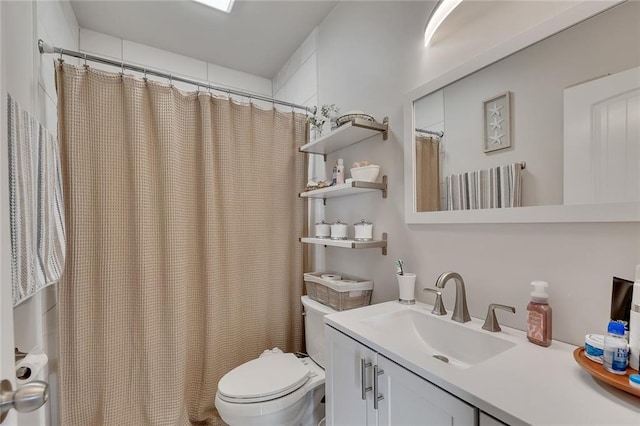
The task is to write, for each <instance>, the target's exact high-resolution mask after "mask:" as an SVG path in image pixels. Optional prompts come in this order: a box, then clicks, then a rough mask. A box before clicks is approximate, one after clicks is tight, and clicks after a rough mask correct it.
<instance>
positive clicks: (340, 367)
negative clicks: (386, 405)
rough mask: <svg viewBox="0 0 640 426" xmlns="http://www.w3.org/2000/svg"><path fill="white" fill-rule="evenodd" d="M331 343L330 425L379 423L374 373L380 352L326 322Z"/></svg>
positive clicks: (328, 349) (328, 373)
mask: <svg viewBox="0 0 640 426" xmlns="http://www.w3.org/2000/svg"><path fill="white" fill-rule="evenodd" d="M324 328H325V340H326V345H327V365H326V366H325V368H326V374H327V376H326V383H325V392H326V402H327V405H326V416H327V426H329V425H336V426H340V425H358V426H364V425H375V424H376V421H377V419H376V417H377V413H376V411H375V410H374V409H373V399H372V386H373V382H372V374H373V366H374V365H375V363H376V354H375V352H373V351H372V350H371V349H369V348H367V347H366V346H364V345H361V344H360V343H359V342H357V341H356V340H353V339H352V338H350V337H347V336H346V335H344V334H342V333H341V332H339V331H337V330H335V329H333V328H331V327H329V326H328V325H325V327H324Z"/></svg>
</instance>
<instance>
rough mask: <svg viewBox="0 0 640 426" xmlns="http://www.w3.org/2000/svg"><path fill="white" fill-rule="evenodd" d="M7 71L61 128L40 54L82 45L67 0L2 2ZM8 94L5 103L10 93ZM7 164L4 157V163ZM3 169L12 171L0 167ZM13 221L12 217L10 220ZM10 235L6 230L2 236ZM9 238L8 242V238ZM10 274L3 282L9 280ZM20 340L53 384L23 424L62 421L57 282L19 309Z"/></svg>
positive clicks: (49, 123)
mask: <svg viewBox="0 0 640 426" xmlns="http://www.w3.org/2000/svg"><path fill="white" fill-rule="evenodd" d="M2 8H3V15H2V31H3V33H4V34H3V35H4V37H3V41H4V45H3V52H2V54H3V58H2V67H3V72H4V73H6V89H7V91H8V92H9V93H11V94H12V95H13V96H14V97H15V98H16V99H17V100H18V102H19V103H20V105H21V106H22V108H23V109H25V110H27V111H29V112H31V114H33V115H34V116H35V117H36V118H37V119H38V120H39V121H40V122H41V123H43V124H44V125H45V126H46V127H47V128H48V129H49V130H50V131H51V132H52V133H54V134H55V133H56V132H57V112H56V102H57V100H56V99H57V97H56V90H55V83H54V75H53V74H54V68H53V60H54V58H53V57H52V56H51V55H45V56H41V55H40V54H39V53H38V49H37V44H36V43H37V40H38V38H42V39H43V40H46V41H49V42H50V43H54V44H56V45H61V46H66V47H68V48H77V46H78V44H77V40H78V23H77V21H76V20H75V16H74V15H73V12H72V10H71V6H70V5H69V3H68V2H58V1H25V2H2ZM2 96H3V103H4V102H6V101H5V100H4V96H5V94H4V93H3V94H2ZM2 167H3V168H4V167H5V165H4V163H3V164H2ZM1 173H2V174H3V175H5V174H7V173H8V172H7V171H6V170H5V171H3V172H1ZM6 223H7V226H8V221H7V222H6ZM5 238H7V237H6V236H5V233H4V232H3V233H2V239H3V240H4V239H5ZM3 244H4V242H3ZM10 282H11V280H10V278H9V279H6V278H5V279H3V280H2V285H6V286H9V285H10ZM14 332H15V346H16V347H18V348H19V349H21V350H24V351H27V350H30V349H32V348H34V347H35V346H40V347H42V348H43V349H44V351H45V352H46V353H47V355H48V356H49V364H48V366H47V368H46V369H45V371H43V372H41V373H40V374H39V375H38V378H39V379H44V380H46V381H48V382H49V384H50V386H51V392H50V399H49V402H48V403H47V404H46V405H45V408H43V409H40V410H38V411H35V412H33V413H29V414H20V415H19V416H18V424H19V425H38V424H41V425H43V424H52V425H55V424H58V423H59V422H58V410H57V400H58V398H57V396H58V391H57V386H58V321H57V294H56V286H49V287H47V288H46V289H45V290H44V291H41V292H40V293H38V294H36V295H35V296H34V297H32V298H31V299H29V300H27V301H26V302H24V303H22V304H21V305H19V306H18V307H16V308H15V309H14Z"/></svg>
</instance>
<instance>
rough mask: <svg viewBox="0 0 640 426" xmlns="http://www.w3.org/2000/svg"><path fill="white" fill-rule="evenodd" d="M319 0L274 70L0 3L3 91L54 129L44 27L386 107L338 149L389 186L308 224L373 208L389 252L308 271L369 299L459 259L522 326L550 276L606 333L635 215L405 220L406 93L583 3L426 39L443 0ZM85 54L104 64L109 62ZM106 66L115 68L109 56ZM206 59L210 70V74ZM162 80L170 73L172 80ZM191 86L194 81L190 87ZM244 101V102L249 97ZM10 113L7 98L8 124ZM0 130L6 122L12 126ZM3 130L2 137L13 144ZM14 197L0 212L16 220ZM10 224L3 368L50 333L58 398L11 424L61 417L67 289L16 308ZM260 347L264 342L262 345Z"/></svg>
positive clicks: (270, 85) (470, 278)
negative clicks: (312, 19) (368, 129)
mask: <svg viewBox="0 0 640 426" xmlns="http://www.w3.org/2000/svg"><path fill="white" fill-rule="evenodd" d="M237 1H238V2H239V3H247V5H246V6H247V7H248V6H250V5H251V3H252V2H250V1H247V2H244V1H243V0H237ZM127 3H134V2H127ZM140 3H141V4H144V3H148V2H140ZM159 3H163V2H159ZM258 3H263V2H258ZM267 3H268V2H267ZM294 3H297V2H294ZM320 3H323V4H321V5H320V6H322V9H323V10H324V16H323V17H321V18H318V21H317V23H316V24H315V26H311V27H310V28H309V32H308V33H307V34H306V35H305V36H304V37H301V39H300V42H299V43H298V44H297V46H293V48H292V49H291V54H290V55H289V56H288V57H287V58H285V60H284V61H283V62H282V63H281V64H280V66H279V67H278V68H277V69H276V72H274V73H273V74H272V75H270V76H268V77H265V76H258V75H252V74H251V73H249V72H241V71H236V70H230V69H229V68H224V67H220V66H219V65H218V64H215V63H212V61H206V60H202V59H198V58H193V57H190V56H189V55H187V54H186V53H185V52H187V51H191V49H190V48H188V47H185V48H184V49H179V50H178V49H174V50H172V49H170V48H169V47H166V48H164V49H163V48H162V47H161V46H150V45H147V43H144V42H141V41H136V40H128V39H127V37H125V36H122V35H118V34H115V30H114V32H111V31H106V30H102V31H98V30H96V29H92V28H86V27H83V25H82V24H81V16H80V13H78V12H77V10H80V9H79V8H77V5H73V4H71V3H69V2H68V1H58V0H52V1H21V2H2V5H1V7H0V14H1V15H0V19H1V21H0V22H1V23H2V25H1V29H2V33H1V42H2V52H1V53H2V75H1V78H2V87H3V96H4V93H6V92H7V91H8V92H10V93H11V94H12V96H14V97H15V98H16V99H18V101H19V102H20V104H21V105H22V107H23V108H25V109H27V110H29V111H30V112H31V113H32V114H33V115H34V116H35V117H36V118H37V119H38V120H39V121H40V122H41V123H43V124H44V125H45V126H46V127H47V128H48V129H49V130H50V131H52V132H54V133H55V131H56V129H57V126H58V124H57V120H58V116H57V107H56V98H57V96H56V88H55V78H54V65H53V60H54V59H56V55H40V53H39V52H38V50H37V41H38V39H43V40H45V41H46V42H48V43H50V44H52V45H54V46H59V47H63V48H66V49H70V50H78V51H81V52H85V53H90V54H94V55H98V56H105V57H109V58H114V59H117V60H127V61H130V62H134V63H138V64H142V65H144V66H147V67H149V68H158V69H163V70H166V71H167V72H168V73H174V74H175V75H183V76H186V77H188V78H192V79H196V80H201V81H210V82H212V83H217V84H219V85H222V86H231V87H236V88H240V89H242V90H244V91H249V92H253V93H258V94H263V95H265V96H273V97H275V98H277V99H283V100H287V101H290V102H293V103H297V104H304V105H306V106H314V105H317V106H320V105H323V104H336V105H338V106H339V107H340V109H341V111H343V112H346V111H350V110H362V111H365V112H366V113H367V114H371V115H372V116H374V117H375V118H376V119H377V120H378V121H382V119H383V118H384V117H389V132H388V133H389V134H388V138H387V140H383V138H381V137H376V138H372V139H371V140H370V141H368V142H367V143H366V144H356V145H353V146H351V147H349V148H346V149H344V150H343V151H341V152H340V156H342V157H344V158H345V159H347V164H351V162H352V161H355V160H368V161H370V162H373V163H376V164H380V165H381V168H382V172H383V173H384V174H385V175H386V176H387V178H388V188H389V190H388V195H387V198H384V199H383V198H382V197H380V195H379V194H366V195H358V196H356V197H345V198H341V199H340V201H339V202H338V201H337V200H329V201H328V202H327V203H326V206H325V205H323V204H322V202H318V201H313V202H311V203H310V204H309V206H312V211H311V214H310V218H309V222H310V223H311V224H312V223H314V222H315V221H317V220H319V219H321V218H325V219H326V220H327V221H334V220H337V219H341V220H342V221H343V222H346V223H348V224H353V223H356V222H359V221H360V220H361V219H363V218H364V219H366V220H368V221H370V222H372V223H374V234H375V235H376V236H377V237H379V236H380V235H381V233H382V232H385V233H387V235H388V245H387V254H386V256H384V255H381V253H380V250H377V249H371V250H343V249H340V248H333V247H328V248H323V247H321V246H314V247H313V248H311V249H310V258H311V264H310V265H309V268H308V269H307V267H305V271H311V270H325V269H326V270H333V271H341V272H344V273H347V274H351V275H355V276H360V277H366V278H369V279H372V280H373V281H374V282H375V287H374V291H373V295H372V301H371V303H372V304H377V303H382V302H387V301H391V300H395V299H397V297H398V289H397V285H396V277H395V275H396V269H395V264H394V262H395V260H396V259H403V261H404V264H405V265H406V267H407V268H408V269H410V270H411V271H412V272H414V273H416V275H417V282H416V290H419V289H421V288H424V287H433V286H434V283H435V282H436V279H437V278H438V276H439V275H440V274H441V273H443V272H445V271H456V272H458V273H459V274H460V275H462V276H463V277H464V279H465V284H466V292H467V300H468V304H469V311H470V314H471V316H472V317H474V318H484V315H485V313H486V309H487V306H488V305H489V304H490V303H502V304H507V305H512V306H514V307H516V313H515V314H514V315H511V314H508V315H507V314H502V313H499V314H498V316H499V320H500V323H501V324H502V325H504V326H507V327H513V328H515V329H518V330H524V329H525V328H526V309H525V308H526V304H527V303H528V301H529V294H530V291H531V289H530V285H529V284H530V282H531V281H534V280H544V281H547V282H548V283H549V294H550V299H551V304H552V306H553V310H554V316H553V318H554V320H553V337H554V339H556V340H558V341H561V342H566V343H570V344H573V345H582V344H583V343H584V335H585V334H587V333H591V332H599V333H602V332H603V331H604V328H605V326H606V324H603V319H604V321H606V320H607V319H608V315H609V301H610V298H611V280H612V277H613V276H618V277H623V278H626V279H629V280H633V279H634V274H635V265H636V264H640V222H638V220H635V221H626V222H624V221H622V222H621V221H614V220H611V221H607V220H603V221H599V222H580V221H571V220H563V221H556V222H554V221H547V222H541V223H445V224H419V223H407V221H406V218H405V198H406V196H405V191H404V188H405V183H406V182H405V167H406V166H405V157H404V146H405V138H406V136H405V124H404V123H405V119H406V118H405V104H406V101H407V94H408V93H410V92H412V91H413V90H414V89H415V88H417V87H420V86H422V85H424V84H426V83H428V82H429V81H431V80H433V79H435V78H436V77H439V76H440V75H441V74H443V73H445V72H447V71H449V70H451V69H453V68H455V67H457V66H459V65H462V64H463V63H465V62H466V61H467V60H469V59H470V58H471V57H472V56H473V55H475V54H477V53H478V52H482V51H485V50H488V49H489V48H491V47H493V46H495V45H497V44H500V43H501V42H503V41H505V40H508V39H510V38H511V37H513V36H515V35H516V34H518V33H519V32H520V31H522V30H523V29H526V28H528V27H531V26H534V25H536V24H539V23H541V22H543V21H545V20H547V19H549V18H550V17H552V16H554V15H555V14H560V13H561V12H562V11H563V10H565V9H566V8H567V7H569V4H573V3H574V2H564V1H557V2H542V3H539V2H519V3H524V5H523V7H526V6H528V7H529V8H530V9H528V13H522V14H518V15H511V16H510V18H509V25H503V26H502V27H500V28H498V29H492V30H491V31H489V30H488V29H487V22H491V21H490V19H491V17H490V16H486V15H484V14H481V13H478V14H476V15H475V17H474V19H473V20H471V19H470V18H469V17H466V19H467V20H466V21H464V20H463V19H464V16H459V19H460V20H462V21H461V22H460V21H459V22H458V23H457V26H456V23H455V22H453V23H450V26H448V27H447V26H444V25H443V27H442V32H440V33H438V34H437V35H436V38H435V39H434V42H433V43H432V44H431V45H430V46H429V47H425V46H424V39H423V36H424V29H425V24H426V22H427V19H428V17H429V14H430V12H431V10H432V9H433V7H434V6H435V4H436V2H435V1H406V2H398V1H366V2H360V1H339V2H320ZM474 3H475V2H474ZM477 3H480V4H482V3H484V2H477ZM507 3H508V2H507ZM535 3H538V4H535ZM160 6H162V5H161V4H160V5H158V6H157V7H160ZM237 6H238V5H236V7H237ZM320 6H317V7H318V8H320ZM146 7H151V6H146ZM232 12H233V10H232ZM318 13H319V12H318ZM452 16H453V15H452ZM85 19H86V18H85ZM94 19H95V18H94ZM469 22H471V23H469ZM161 25H163V26H164V25H166V23H162V24H161ZM151 39H152V38H151ZM255 40H256V42H257V41H258V40H260V35H256V37H255ZM127 48H128V51H127ZM266 48H267V47H265V49H266ZM240 53H242V52H240ZM127 55H131V56H127ZM69 61H70V59H69ZM207 62H208V63H209V64H210V65H209V66H207ZM81 63H82V61H79V62H78V64H81ZM337 64H339V66H337ZM89 65H90V66H91V67H96V68H100V69H103V68H101V67H100V65H99V64H92V63H89ZM216 67H217V68H216ZM104 69H106V70H110V71H111V72H119V70H117V69H113V68H104ZM203 69H204V71H202V70H203ZM207 69H208V70H209V72H210V73H211V74H212V76H211V78H207ZM216 72H218V73H219V74H220V75H221V77H218V76H217V74H216ZM25 76H28V78H25ZM150 78H152V77H150ZM158 80H161V79H158ZM163 82H165V83H167V81H166V80H164V81H163ZM176 84H178V83H176ZM181 88H182V87H181ZM185 89H187V90H195V88H193V86H191V88H190V89H189V87H188V86H187V87H185ZM200 90H203V89H200ZM238 100H239V101H245V102H246V101H248V100H249V99H241V98H239V99H238ZM3 104H4V102H3ZM285 110H287V109H286V108H285ZM5 116H6V114H5V113H4V110H3V123H5V121H4V117H5ZM4 125H6V124H4ZM2 134H3V135H6V134H7V132H6V127H3V132H2ZM5 140H6V139H5V138H4V137H3V143H4V141H5ZM515 143H516V144H517V141H515ZM336 158H337V156H336V155H330V156H329V157H328V158H327V163H326V164H331V163H332V162H333V161H335V160H336ZM1 164H2V167H3V169H4V171H3V172H0V175H2V176H3V177H2V179H3V182H1V183H0V188H1V191H2V196H3V197H5V199H8V192H7V188H8V183H7V178H6V176H7V175H8V173H7V164H6V162H4V161H3V162H2V163H1ZM327 172H328V170H327ZM6 210H7V209H4V210H3V213H2V216H1V219H0V220H2V221H3V222H4V223H5V224H8V223H9V213H8V211H6ZM282 220H285V221H286V220H287V218H285V217H283V218H282ZM3 229H4V231H3V232H2V234H1V235H2V237H1V238H2V242H3V243H2V244H1V245H0V250H1V252H2V255H1V256H0V258H2V259H4V260H2V262H3V265H4V268H2V270H3V271H5V272H4V274H5V276H4V280H3V282H4V284H2V285H1V286H0V290H1V292H2V293H1V297H0V300H2V302H3V303H2V304H0V324H2V326H1V327H2V335H1V336H2V341H3V346H2V349H1V352H0V367H1V368H2V372H3V375H2V376H3V377H2V378H7V376H8V372H13V366H14V359H13V358H14V354H13V347H16V348H20V349H24V350H29V349H30V348H33V347H35V346H37V345H40V346H42V347H43V349H44V350H45V352H47V354H48V355H49V363H48V366H47V369H48V371H44V372H43V374H45V376H44V377H43V378H44V379H46V380H47V381H48V382H49V384H50V385H51V388H52V391H51V395H50V400H49V401H50V402H49V403H47V404H46V405H45V407H43V409H41V410H38V411H34V412H33V413H29V414H20V415H19V416H17V415H16V414H15V412H14V411H13V410H12V414H10V417H9V422H11V421H13V422H14V423H8V424H18V425H32V424H33V425H56V424H60V423H59V417H58V416H59V411H58V409H57V406H56V404H57V403H58V401H59V396H58V395H57V394H56V385H57V383H58V378H57V372H58V370H57V366H58V359H57V355H56V354H57V352H58V348H57V345H58V339H59V328H58V315H59V312H58V302H57V300H58V299H57V290H56V288H55V286H49V287H47V288H46V289H45V290H43V291H42V292H40V293H38V294H37V295H35V296H34V297H33V298H31V299H29V300H28V301H26V302H25V303H23V304H21V305H20V306H19V307H18V308H17V309H15V311H14V310H13V309H12V308H11V306H10V304H9V303H5V301H7V300H10V299H11V289H10V285H9V283H10V282H11V273H10V271H11V268H10V260H9V259H10V248H11V247H10V240H9V230H8V226H5V227H4V228H3ZM301 278H302V277H300V283H299V285H300V286H302V279H301ZM246 297H251V295H250V294H247V296H246ZM416 297H417V299H418V300H419V301H423V302H426V303H429V304H431V303H433V298H432V297H431V296H430V295H427V294H423V293H422V292H421V291H416ZM443 297H444V303H445V306H446V307H447V308H448V309H449V308H451V307H452V306H453V304H454V297H455V294H454V291H453V290H452V289H449V288H447V289H446V290H445V291H444V292H443ZM11 324H12V325H13V326H11ZM11 336H13V337H11ZM7 339H13V341H14V344H13V345H5V344H4V342H5V340H7ZM264 349H267V348H264ZM552 349H553V348H551V349H550V350H552ZM258 354H259V352H256V353H255V354H254V356H257V355H258ZM5 373H6V374H5ZM214 385H215V384H214ZM3 424H4V423H3Z"/></svg>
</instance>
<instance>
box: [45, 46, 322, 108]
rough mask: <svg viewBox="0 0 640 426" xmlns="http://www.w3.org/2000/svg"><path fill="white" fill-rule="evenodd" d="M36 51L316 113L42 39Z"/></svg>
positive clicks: (285, 102) (265, 97)
mask: <svg viewBox="0 0 640 426" xmlns="http://www.w3.org/2000/svg"><path fill="white" fill-rule="evenodd" d="M38 50H39V51H40V54H45V53H59V54H60V58H61V59H62V55H66V56H71V57H74V58H78V59H84V60H85V62H86V61H91V62H98V63H101V64H106V65H112V66H114V67H118V68H121V69H122V70H124V69H128V70H131V71H137V72H141V73H144V74H145V76H146V75H147V74H150V75H154V76H156V77H161V78H168V79H169V81H170V82H172V81H174V80H175V81H180V82H182V83H187V84H193V85H194V86H197V87H202V88H204V89H208V90H215V91H217V92H224V93H226V94H227V95H237V96H243V97H245V98H249V99H250V100H251V99H257V100H260V101H265V102H271V103H273V104H278V105H284V106H288V107H291V108H297V109H301V110H304V111H307V112H310V113H311V114H313V115H315V113H316V111H317V109H318V108H317V107H315V106H314V107H308V106H304V105H298V104H294V103H292V102H287V101H281V100H278V99H275V98H270V97H268V96H263V95H258V94H255V93H249V92H242V91H240V90H234V89H228V88H226V87H221V86H214V85H212V84H211V83H208V82H207V83H205V82H202V81H197V80H191V79H188V78H184V77H179V76H176V75H173V74H167V73H165V72H162V71H157V70H154V69H151V68H145V67H141V66H139V65H133V64H128V63H126V62H120V61H114V60H112V59H107V58H103V57H101V56H95V55H89V54H86V53H81V52H76V51H73V50H67V49H63V48H61V47H55V46H52V45H50V44H49V43H45V42H44V41H43V40H42V39H40V40H38Z"/></svg>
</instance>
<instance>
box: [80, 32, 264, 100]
mask: <svg viewBox="0 0 640 426" xmlns="http://www.w3.org/2000/svg"><path fill="white" fill-rule="evenodd" d="M80 51H81V52H83V53H88V54H94V55H98V56H104V57H107V58H110V59H115V60H117V61H124V62H128V63H132V64H135V65H140V66H142V67H149V68H153V69H157V70H159V71H164V72H167V73H169V74H174V75H179V76H182V77H186V78H190V79H194V80H197V81H203V82H209V83H211V84H212V85H218V86H223V87H228V88H232V89H238V90H243V91H248V92H251V93H257V94H260V95H265V96H271V94H272V85H271V80H269V79H267V78H263V77H258V76H255V75H252V74H248V73H245V72H241V71H236V70H233V69H230V68H225V67H221V66H219V65H216V64H212V63H207V62H204V61H200V60H197V59H194V58H190V57H188V56H183V55H179V54H177V53H173V52H169V51H166V50H162V49H157V48H154V47H150V46H146V45H144V44H139V43H134V42H132V41H129V40H124V39H121V38H117V37H113V36H110V35H107V34H102V33H98V32H95V31H90V30H87V29H84V28H81V29H80ZM89 65H90V66H92V67H94V68H100V69H104V70H106V71H110V72H120V69H118V68H115V67H112V66H109V65H103V64H99V63H92V62H90V63H89ZM126 72H127V73H131V74H136V73H133V72H131V71H126ZM149 78H153V79H157V80H159V78H157V77H153V76H149ZM173 83H174V85H175V86H176V87H177V88H179V89H181V90H185V91H189V92H191V91H195V90H196V86H193V85H190V84H185V83H181V82H173ZM201 90H206V89H205V88H201ZM214 93H217V94H218V95H220V94H221V93H220V92H214ZM223 95H224V93H223ZM238 100H239V101H244V102H246V101H248V99H246V98H244V99H238ZM258 104H259V105H260V104H261V103H259V102H258ZM263 106H268V107H270V105H263Z"/></svg>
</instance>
